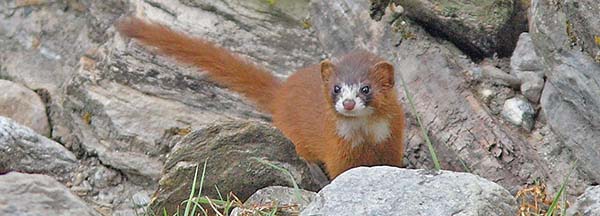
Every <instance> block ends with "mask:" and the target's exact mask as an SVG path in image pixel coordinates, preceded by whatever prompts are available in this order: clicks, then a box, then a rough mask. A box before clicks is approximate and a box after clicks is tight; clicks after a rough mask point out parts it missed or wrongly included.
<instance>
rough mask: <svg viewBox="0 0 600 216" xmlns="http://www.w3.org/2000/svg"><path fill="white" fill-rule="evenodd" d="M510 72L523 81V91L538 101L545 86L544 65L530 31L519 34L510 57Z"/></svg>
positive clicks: (531, 98)
mask: <svg viewBox="0 0 600 216" xmlns="http://www.w3.org/2000/svg"><path fill="white" fill-rule="evenodd" d="M510 69H511V71H510V73H511V74H513V75H514V76H516V77H518V78H519V80H520V81H521V83H522V84H521V86H520V88H521V92H522V93H523V95H524V96H525V97H527V99H528V100H529V101H531V102H533V103H538V101H539V100H540V97H541V95H542V89H543V88H544V66H543V65H542V58H540V57H539V56H538V54H537V53H536V51H535V47H534V45H533V42H532V41H531V36H530V35H529V33H522V34H521V35H520V36H519V41H518V42H517V47H516V48H515V51H514V52H513V55H512V56H511V57H510Z"/></svg>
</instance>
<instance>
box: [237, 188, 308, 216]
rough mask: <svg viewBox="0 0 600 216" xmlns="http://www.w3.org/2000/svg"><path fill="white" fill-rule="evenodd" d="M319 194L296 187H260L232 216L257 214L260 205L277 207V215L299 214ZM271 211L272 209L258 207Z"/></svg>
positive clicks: (264, 210)
mask: <svg viewBox="0 0 600 216" xmlns="http://www.w3.org/2000/svg"><path fill="white" fill-rule="evenodd" d="M316 195H317V193H315V192H312V191H307V190H302V189H299V190H297V191H296V189H294V188H290V187H282V186H271V187H266V188H263V189H260V190H258V191H256V193H254V194H252V196H250V198H248V200H246V202H244V208H239V207H238V208H235V209H234V210H233V211H232V212H231V215H232V216H243V215H255V213H256V211H257V209H258V207H263V208H264V207H276V208H278V209H277V213H278V214H277V215H298V213H299V212H300V211H302V210H303V209H304V208H305V207H306V206H307V205H308V204H309V203H310V202H311V201H312V200H313V199H314V197H315V196H316ZM258 210H261V211H263V212H269V210H270V209H268V208H267V209H258Z"/></svg>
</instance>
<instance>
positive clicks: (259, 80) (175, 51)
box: [116, 17, 281, 113]
mask: <svg viewBox="0 0 600 216" xmlns="http://www.w3.org/2000/svg"><path fill="white" fill-rule="evenodd" d="M116 27H117V30H118V31H119V32H120V33H121V35H124V36H127V37H130V38H134V39H136V40H138V41H139V42H141V43H142V44H145V45H149V46H153V47H156V48H158V51H159V52H160V53H163V54H165V55H168V56H171V57H174V58H175V59H177V60H179V61H181V62H183V63H187V64H191V65H194V66H196V67H199V68H201V69H203V70H205V71H206V72H208V74H209V77H210V78H211V79H212V80H214V81H216V82H217V83H219V84H221V85H223V86H226V87H227V88H229V89H231V90H233V91H236V92H238V93H240V94H242V95H244V96H245V97H247V98H249V99H251V100H253V101H254V102H255V103H256V104H257V106H258V107H259V108H261V109H263V110H264V111H268V112H271V113H272V112H273V110H272V109H273V108H272V103H271V101H272V100H273V98H274V94H275V91H276V90H277V88H279V86H280V85H281V81H280V80H279V79H277V78H276V77H274V76H273V75H272V74H271V73H269V71H267V70H265V69H263V68H261V67H259V66H257V65H255V64H253V63H251V62H248V61H247V60H245V59H242V58H241V57H239V56H237V55H235V54H233V53H231V52H230V51H228V50H226V49H224V48H221V47H218V46H217V45H215V44H213V43H211V42H209V41H206V40H202V39H200V38H193V37H190V36H187V35H185V34H183V33H181V32H176V31H173V30H171V29H169V28H168V27H165V26H163V25H160V24H155V23H149V22H145V21H142V20H141V19H139V18H134V17H129V18H125V19H123V20H121V21H120V22H118V23H117V25H116Z"/></svg>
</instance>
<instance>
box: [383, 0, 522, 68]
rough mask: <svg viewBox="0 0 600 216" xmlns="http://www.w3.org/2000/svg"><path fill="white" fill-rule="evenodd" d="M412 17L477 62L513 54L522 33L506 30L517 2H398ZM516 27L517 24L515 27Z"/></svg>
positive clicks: (409, 0) (422, 0)
mask: <svg viewBox="0 0 600 216" xmlns="http://www.w3.org/2000/svg"><path fill="white" fill-rule="evenodd" d="M394 2H397V3H398V4H399V5H402V6H403V7H404V11H405V13H406V15H407V16H408V17H410V18H411V19H413V20H415V21H417V22H418V23H420V24H421V25H422V26H423V27H425V28H427V29H429V31H430V32H435V33H436V34H439V35H440V36H443V37H445V38H447V39H448V40H450V41H452V42H453V43H454V44H456V45H457V46H458V47H459V48H460V49H462V50H463V51H464V52H465V53H467V54H468V55H470V56H472V57H474V58H481V57H483V56H492V55H493V54H494V53H495V52H502V53H504V54H506V53H507V52H508V54H510V51H512V49H513V46H514V42H513V41H511V40H510V38H516V37H517V36H518V34H519V33H520V32H519V31H518V29H513V28H505V26H506V25H508V24H509V21H510V20H511V17H512V15H513V10H514V9H515V4H516V3H515V1H513V0H506V1H497V0H484V1H477V2H474V1H468V0H460V1H442V2H439V1H431V0H396V1H394ZM511 24H513V25H514V24H515V23H511Z"/></svg>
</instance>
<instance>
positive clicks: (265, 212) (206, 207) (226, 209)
mask: <svg viewBox="0 0 600 216" xmlns="http://www.w3.org/2000/svg"><path fill="white" fill-rule="evenodd" d="M253 159H255V160H257V161H258V162H260V163H262V164H265V165H268V166H270V167H272V168H274V169H276V170H278V171H281V172H282V173H285V174H287V175H289V176H290V179H291V182H292V184H293V186H294V192H295V196H296V198H297V199H298V200H301V199H302V197H301V195H300V188H299V187H298V184H297V183H296V181H295V180H294V178H293V176H292V174H291V173H290V172H289V171H288V170H286V169H284V168H282V167H279V166H276V165H274V164H272V163H269V162H267V161H265V160H262V159H260V158H253ZM207 160H208V159H207ZM207 160H205V161H204V166H203V167H202V173H201V175H200V179H198V169H199V166H198V165H196V169H195V171H194V178H193V182H192V186H191V188H190V195H189V197H188V199H186V200H184V201H183V202H181V205H180V206H184V208H183V209H179V208H177V210H176V212H174V213H169V212H167V209H166V208H163V211H162V214H161V216H198V215H205V216H206V215H217V216H227V215H229V214H230V212H231V211H232V210H233V209H234V208H239V209H240V212H241V214H240V215H259V216H274V215H276V214H277V213H278V212H280V210H286V211H288V212H296V213H299V210H298V206H297V205H281V206H279V205H278V204H277V203H270V204H266V205H255V206H245V205H244V204H243V202H242V201H241V200H240V199H239V198H238V197H237V196H235V194H234V193H233V192H230V193H229V194H227V196H226V197H223V196H222V194H221V191H220V190H219V187H217V186H216V185H215V190H216V191H217V195H218V199H214V198H209V197H208V196H203V195H202V187H203V186H204V179H205V177H206V164H207V162H208V161H207ZM196 191H198V192H197V193H196ZM209 212H210V213H209ZM143 215H145V216H156V214H155V213H154V212H152V211H145V212H144V213H143Z"/></svg>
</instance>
